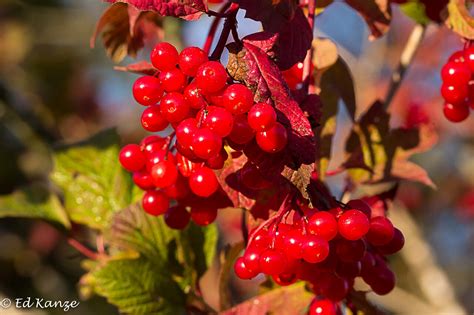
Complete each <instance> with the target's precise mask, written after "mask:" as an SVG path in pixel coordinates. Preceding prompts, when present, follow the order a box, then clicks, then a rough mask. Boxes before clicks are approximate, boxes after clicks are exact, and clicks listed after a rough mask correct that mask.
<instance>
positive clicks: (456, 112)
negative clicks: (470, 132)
mask: <svg viewBox="0 0 474 315" xmlns="http://www.w3.org/2000/svg"><path fill="white" fill-rule="evenodd" d="M443 113H444V117H446V119H447V120H449V121H451V122H455V123H457V122H461V121H464V120H466V119H467V117H469V106H468V105H467V103H462V104H458V105H453V104H450V103H445V104H444V107H443Z"/></svg>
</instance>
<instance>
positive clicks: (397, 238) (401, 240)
mask: <svg viewBox="0 0 474 315" xmlns="http://www.w3.org/2000/svg"><path fill="white" fill-rule="evenodd" d="M404 245H405V237H404V236H403V233H402V232H401V231H400V230H399V229H397V228H395V233H394V235H393V238H392V240H391V241H390V242H388V244H385V245H382V246H378V247H377V249H378V251H379V252H380V253H381V254H383V255H392V254H395V253H396V252H398V251H400V250H401V249H402V248H403V246H404Z"/></svg>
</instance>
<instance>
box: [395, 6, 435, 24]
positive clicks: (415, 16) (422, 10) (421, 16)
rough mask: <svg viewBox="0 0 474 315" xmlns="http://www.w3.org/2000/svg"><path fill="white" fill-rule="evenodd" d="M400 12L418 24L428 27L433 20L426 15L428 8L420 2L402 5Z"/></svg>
mask: <svg viewBox="0 0 474 315" xmlns="http://www.w3.org/2000/svg"><path fill="white" fill-rule="evenodd" d="M400 10H401V11H402V12H403V13H405V15H406V16H408V17H410V18H411V19H412V20H414V21H415V22H416V23H418V24H422V25H427V24H428V23H429V22H430V21H431V20H430V18H429V17H428V16H427V15H426V7H425V5H424V4H423V3H421V2H420V1H418V0H414V1H410V2H407V3H404V4H401V5H400Z"/></svg>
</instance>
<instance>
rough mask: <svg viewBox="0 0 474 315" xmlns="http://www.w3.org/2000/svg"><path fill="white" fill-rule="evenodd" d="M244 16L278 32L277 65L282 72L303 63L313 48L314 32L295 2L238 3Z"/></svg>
mask: <svg viewBox="0 0 474 315" xmlns="http://www.w3.org/2000/svg"><path fill="white" fill-rule="evenodd" d="M235 2H237V3H239V5H240V7H241V8H242V9H245V10H246V15H245V17H248V18H251V19H253V20H256V21H260V22H262V26H263V29H264V30H265V31H268V32H272V33H277V34H278V35H279V36H278V49H277V54H276V62H277V64H278V66H279V67H280V69H282V70H286V69H289V68H291V67H292V66H293V65H294V64H296V63H297V62H300V61H303V60H304V58H305V56H306V52H307V50H308V49H310V48H311V41H312V40H313V32H312V30H311V27H310V26H309V23H308V21H307V19H306V17H305V15H304V13H303V10H302V9H301V8H299V7H298V2H297V1H294V0H262V1H255V0H237V1H235Z"/></svg>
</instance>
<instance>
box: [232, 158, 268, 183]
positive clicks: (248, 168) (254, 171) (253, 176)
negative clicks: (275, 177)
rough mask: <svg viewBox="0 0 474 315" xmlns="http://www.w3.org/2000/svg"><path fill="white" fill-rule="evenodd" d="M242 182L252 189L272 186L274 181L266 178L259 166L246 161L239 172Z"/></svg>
mask: <svg viewBox="0 0 474 315" xmlns="http://www.w3.org/2000/svg"><path fill="white" fill-rule="evenodd" d="M238 176H239V179H240V181H241V182H242V184H243V185H244V186H246V187H248V188H250V189H254V190H261V189H265V188H269V187H271V186H272V182H271V181H269V180H266V179H265V178H264V177H263V175H262V173H261V172H260V171H259V170H258V168H257V167H256V166H255V165H254V164H252V163H250V162H247V163H245V165H244V167H242V169H241V170H240V171H239V173H238Z"/></svg>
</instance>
